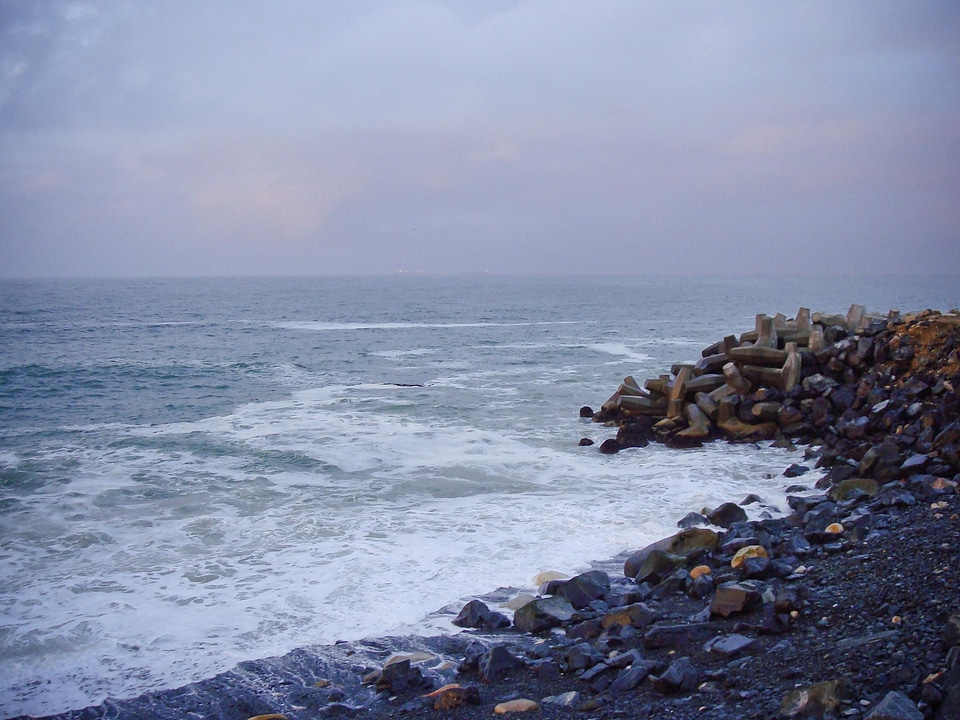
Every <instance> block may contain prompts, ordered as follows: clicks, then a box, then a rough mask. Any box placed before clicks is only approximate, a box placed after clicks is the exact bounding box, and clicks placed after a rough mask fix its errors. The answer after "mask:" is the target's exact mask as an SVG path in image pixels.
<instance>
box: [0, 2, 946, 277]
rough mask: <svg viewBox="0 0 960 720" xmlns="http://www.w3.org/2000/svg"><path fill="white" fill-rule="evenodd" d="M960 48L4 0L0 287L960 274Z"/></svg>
mask: <svg viewBox="0 0 960 720" xmlns="http://www.w3.org/2000/svg"><path fill="white" fill-rule="evenodd" d="M958 31H960V7H958V6H956V5H954V4H948V3H940V4H920V5H918V4H916V3H908V2H881V3H877V2H851V3H844V4H836V3H827V2H803V3H799V2H798V3H777V4H772V3H771V4H767V3H764V4H760V3H724V4H718V3H713V2H684V3H637V2H615V1H612V0H611V1H608V2H597V3H589V4H588V3H582V2H550V3H547V2H538V1H535V0H516V1H514V2H507V1H503V2H490V3H482V4H480V3H468V2H452V1H449V2H439V1H436V2H356V3H314V2H306V1H303V2H282V3H276V4H271V5H269V6H268V5H265V4H262V3H254V2H236V1H231V2H225V1H211V2H205V3H187V2H165V3H157V4H146V3H139V2H132V1H129V0H128V1H121V0H114V1H113V2H106V1H102V2H100V1H98V2H40V1H39V0H38V1H37V2H19V1H13V0H0V160H2V162H0V274H3V275H14V276H16V275H88V274H108V275H144V274H225V273H226V274H256V273H363V272H376V273H379V272H391V271H393V270H396V269H400V268H405V269H423V270H430V271H436V272H444V271H447V272H459V271H466V270H491V271H495V272H549V273H564V272H711V271H731V270H737V271H742V272H757V271H767V272H769V271H770V270H771V265H774V266H775V265H776V264H777V263H780V264H783V265H784V266H785V267H789V268H796V269H798V270H810V271H812V270H814V269H816V268H818V267H822V266H823V265H824V264H825V263H826V264H828V265H829V266H830V267H831V269H834V270H838V271H858V270H861V271H868V272H884V271H888V272H892V271H903V270H912V271H917V272H932V271H938V272H944V271H947V272H960V253H958V252H957V250H956V247H957V241H958V239H960V238H958V235H960V232H958V231H960V210H958V209H957V206H958V205H960V203H957V202H956V198H957V197H960V48H958V46H957V43H956V41H955V38H956V37H958V36H960V34H958ZM773 258H776V259H773Z"/></svg>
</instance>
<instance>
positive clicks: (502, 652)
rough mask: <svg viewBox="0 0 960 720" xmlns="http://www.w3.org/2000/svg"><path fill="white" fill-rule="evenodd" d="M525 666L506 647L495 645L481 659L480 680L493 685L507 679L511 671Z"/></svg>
mask: <svg viewBox="0 0 960 720" xmlns="http://www.w3.org/2000/svg"><path fill="white" fill-rule="evenodd" d="M525 664H526V663H524V662H523V660H521V659H520V658H518V657H517V656H516V655H514V654H513V653H512V652H510V649H509V648H508V647H507V646H506V645H495V646H493V647H492V648H490V651H489V652H488V653H487V654H486V655H484V656H483V657H481V658H480V663H479V670H480V679H481V680H482V681H483V682H485V683H488V684H492V683H495V682H497V681H498V680H500V679H502V678H503V677H505V676H506V675H507V674H508V673H509V672H510V671H512V670H517V669H519V668H522V667H524V665H525Z"/></svg>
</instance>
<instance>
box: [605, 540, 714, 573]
mask: <svg viewBox="0 0 960 720" xmlns="http://www.w3.org/2000/svg"><path fill="white" fill-rule="evenodd" d="M718 542H719V536H718V535H717V533H716V531H714V530H711V529H709V528H689V529H688V530H681V531H680V532H678V533H677V534H676V535H671V536H670V537H666V538H664V539H662V540H658V541H657V542H655V543H653V544H651V545H647V547H645V548H643V549H642V550H638V551H637V552H635V553H634V554H633V555H631V556H630V557H628V558H627V561H626V562H625V563H624V564H623V574H624V575H626V576H627V577H629V578H635V577H637V572H638V571H639V570H640V568H641V567H642V566H643V564H644V562H645V561H646V559H647V556H648V555H650V553H652V552H654V551H660V552H662V553H667V554H668V555H674V556H678V557H680V558H683V559H688V558H690V557H693V556H697V555H700V554H702V553H709V552H713V551H714V550H716V549H717V544H718Z"/></svg>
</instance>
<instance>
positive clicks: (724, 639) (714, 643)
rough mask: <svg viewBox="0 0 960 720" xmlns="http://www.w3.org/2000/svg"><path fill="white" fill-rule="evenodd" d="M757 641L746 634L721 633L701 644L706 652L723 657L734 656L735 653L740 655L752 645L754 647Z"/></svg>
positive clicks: (751, 647)
mask: <svg viewBox="0 0 960 720" xmlns="http://www.w3.org/2000/svg"><path fill="white" fill-rule="evenodd" d="M756 644H757V641H756V640H754V639H753V638H749V637H747V636H746V635H739V634H733V635H723V636H721V637H717V638H714V639H713V640H710V641H708V642H707V644H706V645H704V646H703V649H704V650H706V651H707V652H711V653H716V654H717V655H719V656H720V657H723V658H734V657H736V656H737V655H741V654H743V653H745V652H747V651H749V650H751V649H753V648H754V647H756Z"/></svg>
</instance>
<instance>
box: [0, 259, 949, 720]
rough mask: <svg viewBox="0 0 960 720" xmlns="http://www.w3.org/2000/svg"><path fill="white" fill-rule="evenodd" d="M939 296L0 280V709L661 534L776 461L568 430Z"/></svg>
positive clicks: (447, 595)
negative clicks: (656, 385) (591, 443)
mask: <svg viewBox="0 0 960 720" xmlns="http://www.w3.org/2000/svg"><path fill="white" fill-rule="evenodd" d="M852 302H857V303H861V304H866V305H867V306H868V308H869V309H870V310H872V311H878V312H884V313H885V312H886V311H887V310H889V309H890V308H894V307H895V308H899V309H901V310H911V309H920V308H924V307H935V308H941V309H947V308H949V307H952V306H956V305H958V304H960V283H958V281H957V278H912V279H910V278H908V279H898V278H879V279H877V278H841V277H827V278H813V277H801V278H793V279H788V278H780V277H767V278H754V277H740V278H561V279H556V278H520V277H517V278H503V277H491V276H483V275H478V276H469V275H467V276H451V277H434V276H419V275H398V276H395V277H380V278H297V279H281V278H276V279H191V280H57V281H54V280H49V281H0V714H2V715H3V716H9V715H15V714H19V713H30V714H44V713H53V712H59V711H63V710H67V709H72V708H79V707H83V706H86V705H90V704H94V703H98V702H100V701H102V700H103V699H105V698H106V697H108V696H112V697H130V696H134V695H137V694H139V693H142V692H144V691H147V690H153V689H159V688H164V687H171V686H176V685H180V684H184V683H187V682H190V681H193V680H197V679H200V678H203V677H207V676H211V675H213V674H215V673H217V672H221V671H224V670H227V669H229V668H231V667H232V666H234V665H235V664H236V663H237V662H239V661H241V660H245V659H253V658H259V657H267V656H271V655H276V654H282V653H285V652H287V651H289V650H291V649H293V648H296V647H300V646H304V645H309V644H320V643H332V642H334V641H336V640H340V639H358V638H361V637H369V636H377V635H386V634H394V633H406V632H421V633H426V632H437V631H450V632H452V631H454V630H455V628H453V627H452V626H451V625H450V622H449V620H450V617H451V616H450V615H449V614H444V613H438V612H437V611H438V610H440V609H441V608H444V607H451V606H452V607H458V606H459V604H460V603H462V601H463V599H465V598H469V597H471V596H475V595H477V594H482V593H485V592H488V591H491V590H493V589H495V588H498V587H515V588H518V589H527V590H531V591H532V590H535V588H534V587H533V578H534V577H535V576H536V574H537V573H539V572H541V571H544V570H558V571H562V572H566V573H568V574H572V573H575V572H577V571H578V570H581V569H584V568H586V567H587V566H588V565H589V563H590V561H592V560H599V559H606V558H609V557H612V556H613V555H615V554H617V553H618V552H621V551H624V550H629V549H635V548H638V547H640V546H642V545H644V544H646V543H648V542H650V541H652V540H654V539H657V538H659V537H662V536H664V535H666V534H669V533H671V532H673V531H675V529H676V526H675V523H676V520H677V519H678V518H679V517H681V516H682V515H684V514H685V513H687V512H688V511H690V510H700V509H702V508H703V507H712V506H715V505H716V504H718V503H720V502H722V501H726V500H734V501H736V500H739V499H741V498H742V497H743V496H744V495H746V494H747V493H749V492H756V493H759V494H760V495H761V496H763V498H764V499H765V501H766V502H767V503H768V504H769V505H774V506H777V505H780V506H781V507H782V502H783V494H784V493H783V491H784V488H785V487H786V485H787V483H788V482H789V481H787V480H786V479H785V478H784V477H782V475H781V473H782V471H783V469H784V468H785V467H786V466H787V465H789V464H790V463H792V462H795V461H800V460H802V455H801V453H800V452H799V451H796V452H789V451H786V450H779V449H773V448H769V447H766V446H756V445H749V446H728V445H725V444H722V443H717V444H711V445H707V446H705V447H703V448H701V449H694V450H684V451H677V450H670V449H666V448H663V447H660V446H656V445H654V446H650V447H648V448H644V449H631V450H627V451H624V452H621V453H619V454H617V455H614V456H603V455H600V454H599V453H598V452H597V449H596V447H592V448H591V447H580V446H579V445H578V441H579V440H580V438H581V437H589V438H592V439H594V440H596V441H598V442H599V441H602V440H603V439H605V438H607V437H611V436H613V435H614V434H615V430H614V429H610V428H605V427H603V426H601V425H598V424H594V423H591V422H589V421H588V420H582V419H580V418H579V417H578V410H579V408H580V406H581V405H584V404H589V405H593V406H594V407H599V405H600V404H602V402H603V401H604V400H605V399H606V398H607V397H608V396H609V395H610V394H611V393H612V392H613V391H614V390H615V389H616V387H617V385H618V384H619V383H620V381H621V380H622V378H623V377H624V376H626V375H628V374H632V375H635V376H636V377H637V378H638V379H640V380H641V381H642V379H644V378H646V377H654V376H656V375H659V374H660V373H664V372H668V371H669V368H670V365H671V364H672V363H674V362H680V361H693V360H696V359H697V358H698V357H699V356H700V351H701V349H702V348H703V347H705V346H706V345H708V344H710V343H711V342H713V341H715V340H717V339H719V338H721V337H722V336H723V335H726V334H729V333H736V332H742V331H745V330H748V329H751V328H752V327H753V324H754V321H753V316H754V314H756V313H758V312H766V313H770V314H773V313H776V312H784V313H786V314H788V315H792V314H793V313H795V312H796V310H797V308H799V307H800V306H801V305H805V306H808V307H810V308H811V309H813V310H815V311H816V310H822V311H827V312H845V311H846V309H847V307H848V306H849V305H850V303H852Z"/></svg>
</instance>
